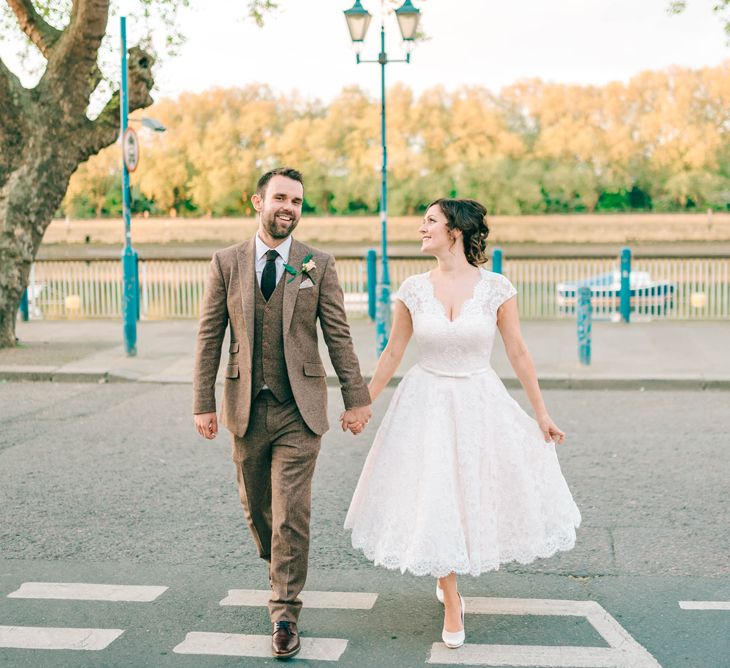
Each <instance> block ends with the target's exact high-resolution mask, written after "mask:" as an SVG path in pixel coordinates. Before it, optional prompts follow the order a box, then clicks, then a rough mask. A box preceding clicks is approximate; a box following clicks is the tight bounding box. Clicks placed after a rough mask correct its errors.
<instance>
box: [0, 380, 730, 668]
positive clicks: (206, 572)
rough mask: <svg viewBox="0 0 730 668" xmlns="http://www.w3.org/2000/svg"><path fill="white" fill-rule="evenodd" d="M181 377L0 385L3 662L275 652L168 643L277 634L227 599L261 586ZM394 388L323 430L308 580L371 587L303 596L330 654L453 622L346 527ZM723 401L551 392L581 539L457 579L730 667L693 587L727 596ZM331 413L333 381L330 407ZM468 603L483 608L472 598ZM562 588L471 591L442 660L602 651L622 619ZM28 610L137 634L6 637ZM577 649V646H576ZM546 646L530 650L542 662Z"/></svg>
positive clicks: (398, 650) (397, 660) (727, 613)
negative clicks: (192, 637)
mask: <svg viewBox="0 0 730 668" xmlns="http://www.w3.org/2000/svg"><path fill="white" fill-rule="evenodd" d="M514 394H515V396H516V397H517V398H518V400H520V401H521V402H522V403H523V404H524V397H523V395H522V394H521V393H519V392H515V393H514ZM190 395H191V388H190V386H189V385H183V384H180V385H156V384H144V385H143V384H135V383H129V384H109V385H95V384H72V383H63V384H53V383H0V665H3V666H5V665H7V666H33V667H35V666H54V667H55V666H92V665H93V666H99V665H103V666H191V667H192V666H195V667H197V666H234V665H237V666H240V665H247V666H248V665H250V666H256V665H264V664H272V663H274V662H273V660H271V659H263V658H262V659H256V658H241V657H226V656H203V655H185V654H180V653H177V652H174V651H173V649H175V648H176V647H179V645H180V643H182V642H183V640H184V639H185V638H186V634H188V633H190V632H218V633H229V634H266V633H267V632H268V623H267V616H266V612H265V610H264V608H262V607H256V606H253V607H238V606H221V605H220V601H221V600H222V599H224V598H225V597H226V595H227V593H228V591H229V590H230V589H258V590H262V589H265V588H266V586H267V585H266V578H265V571H264V569H263V568H262V566H261V565H260V564H259V562H258V559H257V558H256V556H255V552H254V549H253V545H252V542H251V540H250V538H249V536H248V533H247V531H246V529H245V524H244V520H243V516H242V512H241V509H240V504H239V500H238V495H237V491H236V487H235V471H234V467H233V464H232V462H231V460H230V450H229V447H230V446H229V440H228V435H227V434H225V432H224V433H222V434H221V436H220V437H219V438H218V439H217V440H216V441H214V442H212V443H210V442H204V441H203V440H202V439H200V438H199V437H198V436H197V434H195V433H194V431H193V429H192V426H191V419H190V414H189V407H190V403H191V401H190V399H191V397H190ZM390 396H391V391H388V392H386V393H385V394H384V396H383V397H382V398H381V399H380V400H379V401H378V402H377V404H376V407H375V419H374V421H373V422H372V423H371V427H370V428H369V430H368V432H366V433H365V434H364V435H363V436H360V437H357V438H355V437H353V436H351V435H349V434H342V433H340V432H337V431H335V430H332V431H331V432H330V433H329V434H328V435H327V436H326V437H325V440H324V443H323V448H322V453H321V455H320V459H319V463H318V468H317V473H316V477H315V485H314V500H313V523H312V551H311V559H310V577H309V580H308V584H307V589H308V590H320V591H330V592H331V591H334V592H352V591H355V592H372V593H375V594H377V595H378V597H377V600H376V601H375V604H374V606H373V607H372V608H371V609H361V610H343V609H315V608H314V607H309V608H306V609H305V611H304V613H303V614H302V618H301V620H300V621H301V628H302V630H303V637H305V638H315V639H316V638H336V639H343V640H347V645H346V648H345V650H344V652H343V653H342V654H341V657H340V660H339V662H338V665H344V666H358V667H359V666H422V665H424V663H426V662H427V661H429V659H430V660H431V661H432V662H439V661H440V660H441V659H440V657H441V655H440V654H439V653H438V651H437V648H436V649H434V647H435V646H434V645H433V643H437V642H438V640H439V639H440V627H441V622H442V619H441V609H440V606H439V605H438V604H437V603H436V601H435V598H434V596H433V580H432V579H431V578H416V577H414V576H410V575H405V576H404V575H401V574H400V573H397V572H389V571H384V570H381V569H375V568H374V567H373V566H372V565H370V564H369V563H368V562H367V561H365V560H364V559H363V557H362V556H361V555H360V554H359V553H357V552H356V551H354V550H353V549H352V548H351V546H350V545H349V540H348V536H347V534H346V533H345V532H344V531H343V530H342V523H343V520H344V516H345V512H346V510H347V505H348V502H349V499H350V495H351V493H352V490H353V489H354V486H355V482H356V480H357V477H358V475H359V471H360V468H361V466H362V463H363V461H364V458H365V455H366V454H367V450H368V447H369V444H370V440H371V438H372V434H373V425H376V424H377V421H378V419H379V417H381V416H382V414H383V412H384V410H385V406H386V405H387V401H388V400H389V398H390ZM729 398H730V395H729V394H728V393H727V392H708V391H706V392H670V391H654V392H640V391H638V390H636V391H563V390H551V391H547V392H546V399H547V402H548V406H549V407H550V408H551V412H552V414H553V417H554V418H555V419H556V421H557V422H558V424H559V425H560V426H562V427H563V428H564V429H565V430H566V431H567V432H568V442H567V444H566V445H564V446H562V448H561V449H560V459H561V464H562V466H563V470H564V473H565V476H566V478H567V480H568V483H569V485H570V487H571V489H572V490H573V494H574V497H575V499H576V502H577V503H578V505H579V507H580V508H581V511H582V513H583V525H582V526H581V528H580V529H579V533H578V544H577V545H576V548H575V549H574V550H573V551H571V552H569V553H565V554H562V555H560V556H557V557H554V558H552V559H547V560H542V561H538V562H535V563H533V564H531V565H529V566H520V565H514V564H513V565H508V566H506V567H505V568H503V569H502V570H500V571H499V572H497V573H490V574H486V575H483V576H481V577H480V578H462V579H461V582H460V589H461V591H462V592H463V593H464V594H466V596H468V597H474V598H475V599H481V598H484V599H486V600H487V602H486V603H484V602H483V601H482V604H483V605H487V607H489V605H493V604H494V599H498V598H517V599H551V600H560V601H578V602H582V601H593V602H595V604H597V608H596V609H597V612H596V614H597V615H599V617H601V616H602V617H601V618H602V619H604V621H605V619H606V618H609V621H610V620H613V622H610V623H608V626H609V627H610V626H611V624H613V623H614V622H616V623H617V624H618V625H620V626H619V628H621V629H622V630H623V632H624V633H625V634H626V636H622V637H623V638H624V640H625V647H633V646H634V645H636V646H637V647H639V648H643V650H641V651H639V650H636V653H635V654H631V652H633V651H634V650H631V651H629V653H628V654H626V658H625V662H624V663H616V664H615V665H626V666H629V665H630V666H635V667H636V668H641V667H642V666H650V665H660V666H664V667H665V668H722V667H725V668H727V667H728V666H730V610H686V609H683V608H682V607H681V606H680V601H715V602H717V601H724V602H727V601H730V559H729V555H730V531H729V530H728V519H727V518H728V517H729V516H730V513H728V505H729V503H728V494H727V492H728V487H727V481H728V456H727V452H728V441H729V436H730V416H729V412H728V410H727V408H728V404H729V401H728V400H729ZM340 410H341V401H340V398H339V394H338V392H337V391H336V390H331V391H330V412H331V417H332V420H333V421H334V418H335V416H336V415H337V414H338V413H339V411H340ZM24 582H85V583H115V584H127V585H159V586H165V587H168V589H167V590H165V591H164V593H162V594H161V595H160V596H158V597H157V598H155V600H153V601H150V602H146V603H145V602H109V601H88V600H83V601H81V600H47V599H34V598H14V597H9V596H8V594H11V593H12V592H16V591H17V590H18V588H19V587H20V586H21V585H22V583H24ZM342 596H343V600H344V599H345V598H346V597H345V596H344V594H343V595H342ZM490 601H491V603H490ZM343 605H344V604H343ZM469 605H471V607H472V610H476V608H477V607H478V606H479V605H480V603H479V602H478V601H476V602H474V603H471V602H470V603H469ZM514 605H516V606H517V607H518V608H519V606H520V605H527V604H525V603H524V602H522V603H520V602H517V603H515V604H514ZM550 605H551V604H548V603H541V602H539V601H538V607H539V606H543V607H541V608H540V609H539V610H538V611H537V612H536V613H535V612H533V614H527V612H525V614H519V611H518V612H514V611H513V612H512V613H511V614H497V613H495V612H494V610H492V611H491V613H489V614H476V613H472V614H470V613H469V610H467V617H466V629H467V643H469V645H470V646H469V647H468V648H467V647H465V648H462V650H463V651H462V650H457V651H456V652H452V653H451V654H449V656H448V657H447V658H448V659H449V660H459V657H461V660H462V661H467V659H468V658H469V657H477V658H478V657H482V659H481V660H483V652H484V651H485V650H483V648H482V647H480V646H485V645H490V646H494V645H499V646H507V647H508V649H507V650H505V651H506V652H507V654H508V655H509V656H518V655H519V652H518V651H517V650H514V649H509V647H510V646H520V647H521V648H522V650H520V651H523V650H525V648H527V649H528V650H529V648H533V649H534V651H535V652H537V654H539V655H540V656H542V657H543V659H541V660H542V661H546V660H547V659H545V658H544V657H547V656H550V654H549V652H547V653H545V654H544V655H543V654H540V652H544V647H547V648H548V649H550V648H554V651H557V652H561V651H563V650H561V649H560V648H564V647H566V646H572V647H573V648H574V649H570V647H568V649H566V650H564V651H566V652H567V654H565V655H563V660H564V661H568V662H567V663H562V664H560V665H565V666H572V665H575V666H586V665H598V664H596V663H595V662H594V663H590V662H589V660H588V659H587V658H586V659H580V656H583V654H581V652H584V653H585V652H587V654H585V656H586V657H587V656H589V655H590V653H591V652H594V653H595V652H599V653H600V651H599V650H591V649H590V648H603V651H609V650H608V649H606V648H610V647H613V646H614V645H615V644H616V643H615V638H614V640H611V638H610V637H609V635H610V634H608V631H606V632H605V633H602V632H601V631H600V628H603V627H600V624H599V627H598V630H597V627H596V624H594V623H592V622H591V623H589V620H588V619H587V617H586V616H584V615H583V614H579V613H577V612H576V613H575V614H573V613H555V611H554V610H553V614H548V613H550V612H551V608H550ZM563 605H567V606H573V605H579V604H573V603H570V604H563ZM598 606H600V607H598ZM601 610H602V611H603V612H601ZM487 612H489V610H487ZM523 612H524V611H523ZM604 613H605V614H604ZM21 626H34V627H64V628H65V627H79V628H109V629H119V630H124V633H123V634H122V635H121V636H120V637H118V639H116V640H114V641H113V642H111V643H110V644H109V645H108V646H107V647H106V648H105V649H102V650H99V651H75V650H53V649H47V650H41V649H3V648H2V647H1V645H2V638H3V635H2V632H3V629H5V630H6V631H7V628H8V627H14V628H17V627H21ZM604 626H605V625H604ZM606 628H608V627H606ZM627 637H628V640H626V638H627ZM632 643H633V644H632ZM474 647H476V649H474ZM535 648H537V649H535ZM540 648H543V649H540ZM575 648H577V649H575ZM581 648H588V649H586V650H584V649H581ZM530 651H532V650H530ZM611 651H613V650H611ZM627 651H628V650H627ZM642 651H645V653H646V655H644V654H641V652H642ZM469 652H475V653H474V654H469ZM480 652H482V654H480ZM510 652H512V654H510ZM571 652H572V654H571ZM459 653H461V654H459ZM573 655H575V657H579V658H574V662H573V663H570V656H573ZM596 656H598V655H596ZM647 656H648V657H649V658H648V659H647V658H646V657H647ZM565 657H568V658H565ZM632 657H633V658H632ZM642 657H643V658H642ZM474 660H475V661H476V659H474ZM581 660H583V663H580V662H577V661H581ZM535 661H536V663H530V664H525V663H523V664H521V665H550V664H546V663H544V662H543V663H539V662H537V661H538V659H535ZM632 661H633V663H632ZM652 661H653V662H654V663H652ZM297 664H301V665H310V664H311V665H332V664H328V663H322V662H320V661H307V660H298V661H297ZM488 665H495V664H494V663H491V664H488ZM500 665H508V666H509V665H518V664H517V663H502V664H500ZM552 665H557V664H552ZM605 665H614V664H613V663H610V664H605Z"/></svg>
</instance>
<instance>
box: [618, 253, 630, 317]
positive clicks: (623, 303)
mask: <svg viewBox="0 0 730 668" xmlns="http://www.w3.org/2000/svg"><path fill="white" fill-rule="evenodd" d="M619 312H620V313H621V320H623V321H624V322H629V319H630V318H631V249H630V248H622V249H621V290H620V292H619Z"/></svg>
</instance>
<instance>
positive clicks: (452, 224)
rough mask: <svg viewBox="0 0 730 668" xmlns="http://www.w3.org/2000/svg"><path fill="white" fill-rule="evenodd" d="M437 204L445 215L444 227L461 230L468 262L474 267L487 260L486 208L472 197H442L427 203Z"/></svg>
mask: <svg viewBox="0 0 730 668" xmlns="http://www.w3.org/2000/svg"><path fill="white" fill-rule="evenodd" d="M434 205H438V207H439V208H440V209H441V211H443V213H444V216H446V227H448V228H449V229H450V230H461V233H462V235H463V237H462V238H463V239H464V254H465V255H466V260H467V262H468V263H469V264H473V265H474V266H475V267H476V266H478V265H480V264H484V263H485V262H486V261H487V237H488V236H489V228H488V227H487V209H486V207H484V206H483V205H482V204H480V203H479V202H477V201H476V200H473V199H449V198H447V197H442V198H441V199H437V200H435V201H434V202H431V204H429V205H428V207H427V209H426V210H428V209H430V208H431V207H432V206H434Z"/></svg>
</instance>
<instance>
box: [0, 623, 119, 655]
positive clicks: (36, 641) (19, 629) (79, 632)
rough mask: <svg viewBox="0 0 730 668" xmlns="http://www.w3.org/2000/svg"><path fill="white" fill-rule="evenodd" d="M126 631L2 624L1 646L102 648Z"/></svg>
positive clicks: (23, 647) (21, 647) (13, 647)
mask: <svg viewBox="0 0 730 668" xmlns="http://www.w3.org/2000/svg"><path fill="white" fill-rule="evenodd" d="M122 633H124V631H123V630H120V629H73V628H66V629H64V628H53V627H48V626H0V647H3V648H12V649H84V650H100V649H104V648H105V647H107V646H108V645H109V644H110V643H112V642H113V641H114V640H116V639H117V638H118V637H119V636H120V635H122Z"/></svg>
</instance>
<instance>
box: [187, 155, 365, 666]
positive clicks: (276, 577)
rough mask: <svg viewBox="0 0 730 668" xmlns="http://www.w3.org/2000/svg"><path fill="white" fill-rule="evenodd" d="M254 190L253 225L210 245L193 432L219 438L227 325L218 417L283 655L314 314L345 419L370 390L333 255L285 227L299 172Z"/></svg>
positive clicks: (312, 433) (301, 497)
mask: <svg viewBox="0 0 730 668" xmlns="http://www.w3.org/2000/svg"><path fill="white" fill-rule="evenodd" d="M251 201H252V203H253V206H254V209H255V210H256V212H257V214H258V223H259V224H258V230H257V233H256V236H255V237H254V238H253V239H249V240H248V241H244V242H243V243H241V244H238V245H236V246H231V247H230V248H226V249H224V250H220V251H218V252H216V253H215V254H214V256H213V260H212V262H211V264H210V271H209V274H208V280H207V283H206V287H205V295H204V297H203V305H202V309H201V316H200V327H199V331H198V339H197V350H196V355H195V371H194V376H193V413H194V420H195V427H196V429H197V430H198V432H199V433H200V434H201V435H202V436H204V437H205V438H208V439H211V438H215V436H216V434H217V432H218V423H217V419H216V403H215V382H216V374H217V372H218V366H219V363H220V356H221V345H222V343H223V338H224V335H225V331H226V327H230V333H231V337H230V344H229V348H228V354H229V357H228V363H227V364H226V371H225V386H224V392H223V402H222V404H223V405H222V407H221V423H222V424H223V425H225V426H226V427H227V428H228V430H229V431H231V432H232V434H233V461H234V462H235V464H236V470H237V479H238V489H239V493H240V496H241V502H242V504H243V508H244V514H245V516H246V521H247V522H248V526H249V528H250V530H251V533H252V535H253V539H254V541H255V543H256V547H257V549H258V553H259V556H260V557H261V558H262V559H265V560H266V562H267V563H268V565H269V580H270V584H271V589H272V594H271V599H270V600H269V614H270V616H271V621H272V622H273V635H272V653H273V656H274V657H276V658H280V659H285V658H289V657H292V656H294V655H295V654H296V653H297V652H298V651H299V647H300V644H299V634H298V631H297V619H298V617H299V613H300V611H301V608H302V603H301V601H300V600H299V598H298V595H299V593H300V592H301V590H302V588H303V587H304V582H305V580H306V577H307V559H308V555H309V517H310V507H311V488H312V475H313V474H314V467H315V463H316V461H317V454H318V453H319V447H320V442H321V440H322V435H323V434H324V433H325V432H326V431H327V430H328V428H329V425H328V422H327V385H326V372H325V369H324V366H323V365H322V360H321V359H320V356H319V350H318V346H317V327H316V325H317V319H318V318H319V322H320V326H321V328H322V333H323V334H324V339H325V342H326V344H327V349H328V351H329V356H330V359H331V360H332V364H333V366H334V368H335V371H336V372H337V377H338V378H339V381H340V384H341V386H342V397H343V399H344V403H345V409H346V410H345V412H344V413H343V415H342V416H341V420H342V424H343V429H344V428H346V427H347V426H348V425H358V423H359V424H360V425H364V424H366V423H367V421H368V420H369V419H370V417H371V412H370V393H369V392H368V389H367V386H366V385H365V382H364V380H363V378H362V376H361V375H360V366H359V364H358V360H357V357H356V356H355V351H354V349H353V345H352V339H351V338H350V329H349V326H348V324H347V319H346V317H345V307H344V298H343V295H342V289H341V288H340V284H339V281H338V280H337V273H336V272H335V266H334V265H335V263H334V259H333V258H332V257H331V256H330V255H328V254H327V253H324V252H322V251H319V250H317V249H315V248H311V247H309V246H306V245H305V244H303V243H300V242H298V241H296V240H295V239H293V238H292V236H291V234H292V232H293V231H294V229H295V228H296V226H297V224H298V223H299V219H300V217H301V213H302V203H303V201H304V186H303V182H302V175H301V174H300V173H299V172H298V171H296V170H294V169H290V168H281V169H274V170H271V171H269V172H267V173H266V174H264V175H263V176H262V177H261V178H260V179H259V182H258V184H257V187H256V193H255V194H254V195H253V197H252V198H251ZM352 431H354V432H355V431H357V428H354V429H352Z"/></svg>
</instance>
